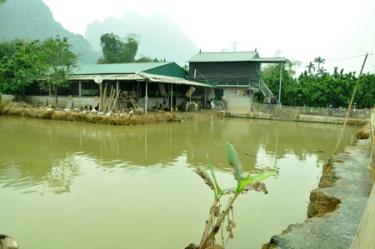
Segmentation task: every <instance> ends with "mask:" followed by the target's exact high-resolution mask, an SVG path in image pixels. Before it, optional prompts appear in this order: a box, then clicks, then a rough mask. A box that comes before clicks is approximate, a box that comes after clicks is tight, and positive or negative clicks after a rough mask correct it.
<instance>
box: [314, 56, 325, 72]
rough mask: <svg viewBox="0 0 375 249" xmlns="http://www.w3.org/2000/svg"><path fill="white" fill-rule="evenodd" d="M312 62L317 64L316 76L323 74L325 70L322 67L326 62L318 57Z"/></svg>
mask: <svg viewBox="0 0 375 249" xmlns="http://www.w3.org/2000/svg"><path fill="white" fill-rule="evenodd" d="M314 62H315V63H316V64H317V70H318V74H322V73H324V72H325V69H324V68H323V66H322V65H323V64H324V63H325V62H326V60H325V59H323V58H322V57H320V56H319V57H317V58H315V59H314Z"/></svg>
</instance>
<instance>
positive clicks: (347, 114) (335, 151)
mask: <svg viewBox="0 0 375 249" xmlns="http://www.w3.org/2000/svg"><path fill="white" fill-rule="evenodd" d="M367 57H368V53H367V54H366V56H365V59H364V60H363V63H362V67H361V71H360V72H359V75H358V79H357V82H356V83H355V86H354V89H353V94H352V97H351V99H350V102H349V106H348V110H347V111H346V114H345V120H344V125H343V127H342V129H341V134H340V137H339V139H338V140H337V144H336V147H335V150H334V151H333V155H336V154H337V152H338V150H339V147H340V144H341V140H342V137H343V136H344V132H345V128H346V124H347V123H348V118H349V115H350V109H351V108H352V105H353V101H354V98H355V94H356V93H357V88H358V85H359V79H360V78H361V76H362V73H363V68H364V67H365V64H366V61H367Z"/></svg>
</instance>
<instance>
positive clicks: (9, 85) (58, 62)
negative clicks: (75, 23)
mask: <svg viewBox="0 0 375 249" xmlns="http://www.w3.org/2000/svg"><path fill="white" fill-rule="evenodd" d="M76 59H77V56H76V55H75V54H74V53H73V52H71V51H70V46H69V44H68V42H67V40H66V39H60V38H56V39H52V38H50V39H47V40H45V41H43V42H41V41H38V40H36V41H31V42H30V41H22V40H15V41H12V42H5V43H1V44H0V91H3V92H7V93H13V94H15V95H17V96H20V95H23V93H24V90H25V88H26V87H28V86H29V85H31V84H33V83H34V82H36V81H40V82H42V83H43V85H48V84H51V85H52V86H54V87H55V89H57V87H58V86H61V85H63V84H66V82H67V80H68V75H69V74H70V73H71V70H72V69H73V68H74V66H75V64H76Z"/></svg>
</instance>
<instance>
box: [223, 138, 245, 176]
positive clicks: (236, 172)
mask: <svg viewBox="0 0 375 249" xmlns="http://www.w3.org/2000/svg"><path fill="white" fill-rule="evenodd" d="M227 158H228V162H229V164H230V166H232V168H233V176H234V178H235V179H236V180H237V181H238V182H239V181H241V180H242V179H243V171H242V166H241V162H240V158H239V157H238V154H237V151H236V149H235V148H234V146H233V145H232V144H229V143H228V144H227Z"/></svg>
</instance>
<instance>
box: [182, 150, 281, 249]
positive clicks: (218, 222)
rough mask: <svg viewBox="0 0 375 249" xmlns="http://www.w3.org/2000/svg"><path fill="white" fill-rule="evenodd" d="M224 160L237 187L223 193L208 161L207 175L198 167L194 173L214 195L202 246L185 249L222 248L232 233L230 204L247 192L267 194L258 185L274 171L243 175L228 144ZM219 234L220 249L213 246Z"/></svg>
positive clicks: (264, 189) (263, 186) (237, 159)
mask: <svg viewBox="0 0 375 249" xmlns="http://www.w3.org/2000/svg"><path fill="white" fill-rule="evenodd" d="M226 151H227V159H228V163H229V165H230V166H231V167H232V170H233V176H234V178H235V179H236V182H237V186H235V187H234V188H231V189H222V188H221V187H220V185H219V183H218V181H217V179H216V176H215V172H214V170H213V164H212V162H211V161H210V160H209V158H208V157H207V159H208V171H209V173H207V172H206V171H204V170H203V169H201V168H199V167H197V169H196V173H197V174H198V175H199V176H200V177H201V178H202V179H203V180H204V181H205V183H206V184H207V186H209V187H210V188H211V189H212V191H213V193H214V203H213V204H212V206H211V208H210V213H209V217H208V219H207V222H206V227H205V229H204V232H203V235H202V239H201V242H200V243H199V245H198V246H197V245H194V244H190V245H189V246H187V247H186V248H185V249H208V248H216V249H221V248H224V247H225V245H226V244H227V242H228V240H229V239H230V238H233V230H234V227H235V222H234V216H233V204H234V202H235V201H236V199H237V198H238V196H239V195H240V194H241V193H244V192H247V191H249V190H255V191H262V192H264V193H267V189H266V186H265V185H264V183H262V182H261V181H263V180H265V179H267V178H268V177H270V176H274V175H276V174H275V172H274V171H267V172H263V173H260V174H256V175H250V174H247V175H246V174H245V173H244V172H243V170H242V165H241V161H240V159H239V156H238V153H237V151H236V149H235V148H234V146H233V145H232V144H230V143H228V144H227V145H226ZM224 195H229V197H228V199H227V204H226V205H225V207H224V208H223V209H222V207H223V205H221V199H222V197H223V196H224ZM225 221H227V225H226V227H225V228H226V231H227V232H228V237H227V238H226V240H225V238H224V231H223V229H224V226H223V225H224V224H225ZM219 232H221V239H222V241H221V242H222V245H219V244H217V243H216V235H217V234H218V233H219Z"/></svg>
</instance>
